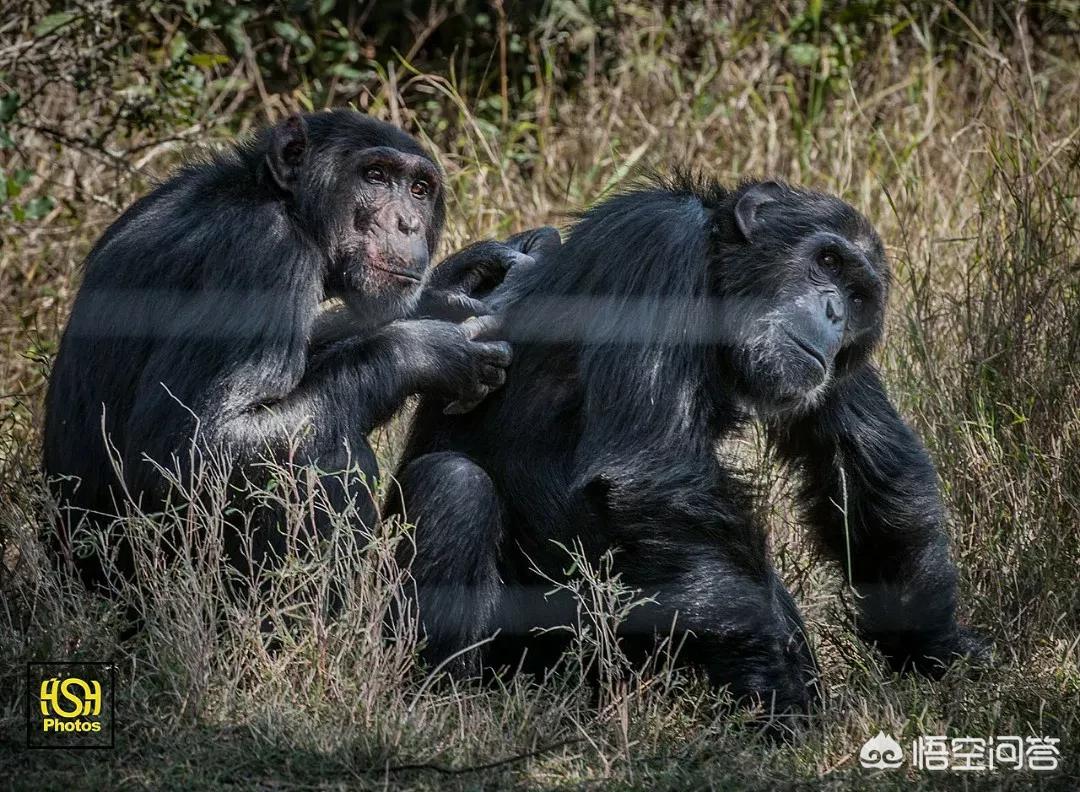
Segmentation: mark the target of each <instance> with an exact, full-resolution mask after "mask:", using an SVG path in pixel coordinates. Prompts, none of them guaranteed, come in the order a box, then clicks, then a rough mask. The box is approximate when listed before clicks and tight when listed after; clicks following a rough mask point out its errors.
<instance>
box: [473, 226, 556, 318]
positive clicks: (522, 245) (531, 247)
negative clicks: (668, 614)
mask: <svg viewBox="0 0 1080 792" xmlns="http://www.w3.org/2000/svg"><path fill="white" fill-rule="evenodd" d="M503 244H504V245H506V247H508V248H512V249H514V250H518V251H520V252H522V253H525V254H526V256H525V258H524V259H522V260H521V261H520V262H519V263H517V264H515V265H514V267H513V268H512V269H511V270H510V271H509V272H508V273H507V274H506V276H505V277H504V278H503V281H502V283H500V284H499V285H498V286H497V287H496V288H494V289H493V290H492V291H491V292H490V293H489V294H488V295H487V296H485V297H484V306H485V308H486V309H487V311H488V312H490V313H498V312H499V309H500V308H502V306H503V304H504V303H505V302H506V300H508V299H511V298H512V296H513V294H514V292H515V290H516V288H517V285H518V284H519V283H521V282H522V280H523V279H524V278H525V277H526V276H527V275H528V274H529V272H530V271H531V270H534V269H536V267H537V266H539V265H541V264H543V262H544V259H545V258H547V257H548V256H550V255H551V254H552V253H555V252H557V251H558V250H559V248H560V247H562V238H561V237H560V236H559V231H558V229H555V228H552V227H551V226H541V227H540V228H532V229H530V230H528V231H522V232H521V233H520V234H514V235H513V236H512V237H510V238H509V239H507V240H506V242H504V243H503Z"/></svg>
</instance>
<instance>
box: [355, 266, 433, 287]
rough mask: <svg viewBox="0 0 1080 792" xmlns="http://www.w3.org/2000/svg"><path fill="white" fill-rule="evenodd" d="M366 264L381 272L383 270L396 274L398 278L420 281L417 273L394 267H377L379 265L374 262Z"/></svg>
mask: <svg viewBox="0 0 1080 792" xmlns="http://www.w3.org/2000/svg"><path fill="white" fill-rule="evenodd" d="M368 266H369V267H371V268H372V269H377V270H379V271H381V272H385V273H387V274H389V275H397V276H398V277H399V278H407V279H409V280H411V281H416V282H417V283H419V282H420V276H419V275H416V274H414V273H412V272H409V271H407V270H403V269H397V268H396V267H379V266H377V265H375V264H368Z"/></svg>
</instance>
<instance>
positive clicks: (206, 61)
mask: <svg viewBox="0 0 1080 792" xmlns="http://www.w3.org/2000/svg"><path fill="white" fill-rule="evenodd" d="M191 62H192V64H194V65H195V66H198V67H199V68H200V69H212V68H214V67H215V66H221V65H223V64H226V63H228V62H229V56H228V55H222V54H221V53H219V52H197V53H195V54H194V55H192V56H191Z"/></svg>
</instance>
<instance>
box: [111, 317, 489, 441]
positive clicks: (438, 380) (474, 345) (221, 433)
mask: <svg viewBox="0 0 1080 792" xmlns="http://www.w3.org/2000/svg"><path fill="white" fill-rule="evenodd" d="M489 325H490V320H486V319H484V320H481V319H476V320H470V321H468V322H465V323H463V324H460V325H458V324H451V323H447V322H438V321H433V320H414V321H399V322H392V323H390V324H388V325H386V326H385V327H383V328H381V329H379V330H377V331H375V332H374V333H372V334H370V335H369V336H367V337H363V338H355V337H354V338H346V339H344V340H340V341H335V342H332V343H329V344H327V345H324V346H323V347H321V348H320V349H318V350H317V351H316V352H315V354H313V355H311V356H308V354H307V351H306V348H305V347H304V346H303V345H302V344H301V343H299V342H295V343H293V344H285V345H281V346H278V345H275V347H274V348H273V349H272V350H264V351H263V354H262V355H260V356H259V357H257V358H254V359H249V360H244V361H240V362H239V363H237V364H236V365H231V366H227V367H224V368H223V370H222V372H221V374H220V375H219V376H217V377H211V378H209V379H208V381H207V382H206V383H205V388H204V389H203V392H202V393H201V394H200V393H189V394H188V398H189V399H190V400H191V401H192V402H194V404H195V406H194V407H192V405H191V404H190V403H189V402H188V401H187V400H185V399H184V398H183V392H182V391H181V393H180V395H176V394H174V395H176V397H177V399H178V400H180V401H182V402H184V403H185V404H186V405H187V406H188V407H191V408H192V409H193V411H194V412H195V415H196V416H197V418H198V421H199V431H200V433H201V436H202V437H203V439H204V440H207V441H209V442H210V443H211V444H212V445H215V446H217V445H221V446H225V447H227V448H229V449H231V450H232V451H233V452H237V453H240V454H241V455H244V454H246V453H249V452H250V453H253V454H258V453H260V452H265V451H266V449H268V448H270V449H280V448H282V447H284V445H285V444H286V441H287V440H288V439H290V438H295V439H296V440H297V441H298V442H301V443H307V444H308V445H309V446H310V445H311V444H312V443H314V444H316V445H318V444H321V443H323V442H326V441H327V440H328V439H329V440H331V441H336V439H340V438H344V437H348V436H351V435H353V434H355V433H356V431H357V430H358V429H359V430H361V431H362V432H363V433H365V434H366V433H368V432H370V431H371V430H372V429H374V428H375V427H376V426H378V425H379V424H380V423H382V422H384V421H385V420H387V419H388V418H389V417H390V415H392V414H393V412H394V411H395V410H397V409H398V408H399V407H400V406H401V404H402V402H403V401H404V400H405V399H406V398H407V397H408V396H410V395H412V394H416V393H426V392H433V393H438V394H443V395H445V396H446V397H447V398H455V397H461V396H466V397H468V398H474V397H475V394H476V392H477V391H478V390H479V389H481V388H483V389H491V388H494V387H498V386H499V385H501V384H502V382H503V379H504V376H505V372H504V369H505V367H506V366H507V365H508V364H509V362H510V350H509V346H508V345H507V344H505V343H502V342H493V341H485V340H482V336H483V334H484V333H485V332H486V331H488V330H489V329H490V328H489ZM176 355H177V353H176V350H174V349H170V350H168V353H167V354H163V355H162V356H161V359H160V360H159V361H157V362H156V363H157V364H160V365H156V364H155V363H154V362H152V364H151V365H150V366H148V368H147V374H146V375H144V377H143V383H144V384H143V386H142V388H141V392H140V393H139V394H138V395H137V399H136V409H135V411H134V412H133V417H132V420H134V421H140V420H141V421H143V422H151V421H162V420H168V418H166V417H165V416H163V415H161V414H160V409H161V406H162V405H164V404H166V403H167V402H168V400H166V399H162V398H161V397H160V396H158V395H156V394H154V393H151V391H154V390H155V389H156V390H158V391H160V389H161V388H162V386H163V385H165V384H167V383H168V382H169V379H170V378H169V371H170V370H173V369H174V367H175V366H176V365H177V360H176ZM154 372H157V373H156V374H155V373H154ZM144 406H145V408H146V409H143V408H144ZM172 407H173V409H174V410H175V408H176V407H177V405H176V404H175V403H174V404H173V405H172ZM155 413H158V414H155ZM174 414H175V413H174ZM159 425H160V424H159ZM305 427H306V428H307V431H306V432H302V431H300V430H301V429H304V428H305ZM142 436H146V435H142Z"/></svg>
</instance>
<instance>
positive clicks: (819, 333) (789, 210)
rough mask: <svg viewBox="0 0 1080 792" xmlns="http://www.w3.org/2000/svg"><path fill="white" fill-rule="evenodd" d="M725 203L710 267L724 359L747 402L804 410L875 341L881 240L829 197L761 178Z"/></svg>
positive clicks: (880, 314) (881, 293)
mask: <svg viewBox="0 0 1080 792" xmlns="http://www.w3.org/2000/svg"><path fill="white" fill-rule="evenodd" d="M730 201H731V202H730V203H728V206H730V207H732V208H731V210H730V212H731V214H730V221H729V222H728V223H725V224H724V225H727V226H728V228H726V229H725V233H723V236H724V237H726V239H727V240H728V242H727V243H726V244H723V250H722V255H721V256H720V261H721V264H720V266H719V267H718V268H717V271H716V272H715V273H714V278H715V285H714V289H715V290H716V292H717V293H718V296H719V297H720V302H721V304H722V305H723V306H724V311H723V313H724V318H723V320H722V321H723V325H724V328H723V335H724V337H725V338H727V339H728V340H729V343H726V344H724V345H723V346H722V349H723V354H724V355H725V356H726V357H727V358H728V359H727V361H726V363H727V366H728V367H729V370H731V371H732V372H733V374H734V379H735V381H736V386H737V388H738V390H739V392H740V393H741V395H742V396H743V397H744V398H746V399H747V400H748V401H749V402H750V403H751V404H752V405H753V406H754V407H755V408H757V409H759V410H761V411H764V412H776V411H784V410H791V409H795V410H799V409H805V408H808V407H810V406H813V405H814V404H815V403H816V402H817V401H818V399H819V398H821V396H822V395H823V394H824V393H825V391H826V390H827V388H828V386H829V384H830V383H831V382H833V381H835V380H837V379H839V378H842V377H843V376H844V375H845V374H846V373H848V372H850V371H852V370H854V368H856V367H857V366H858V365H859V364H861V363H863V362H865V361H866V359H867V358H868V356H869V355H870V353H871V351H872V350H873V348H874V346H875V345H876V344H877V343H878V341H879V340H880V339H881V336H882V332H883V320H884V311H885V303H886V298H887V296H888V285H889V270H888V267H887V265H886V263H885V255H884V248H883V247H882V244H881V240H880V239H879V238H878V235H877V233H876V232H875V231H874V229H873V227H872V226H871V225H870V223H869V222H868V221H867V220H866V218H864V217H863V216H862V215H861V214H859V213H858V212H857V211H855V210H854V209H852V208H851V207H850V206H848V205H847V204H846V203H844V202H843V201H841V200H839V199H838V198H834V197H832V196H829V195H823V194H821V193H815V192H810V191H807V190H800V189H796V188H792V187H789V186H787V185H783V184H779V183H776V182H760V183H756V184H750V185H746V186H744V187H742V188H741V189H740V190H738V191H736V192H735V193H734V194H732V195H731V196H730ZM732 239H735V240H738V241H737V243H735V244H731V243H730V240H732Z"/></svg>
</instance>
